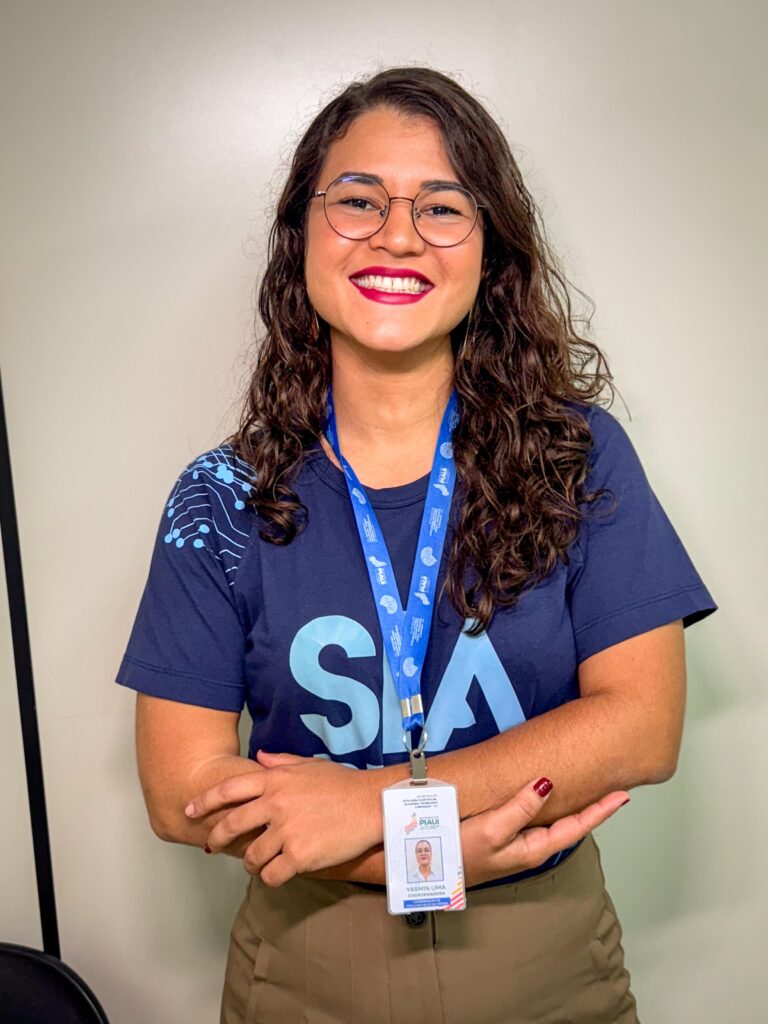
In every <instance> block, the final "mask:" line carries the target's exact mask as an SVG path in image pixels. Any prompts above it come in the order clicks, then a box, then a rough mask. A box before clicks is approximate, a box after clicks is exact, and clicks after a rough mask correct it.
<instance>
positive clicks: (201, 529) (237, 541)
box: [163, 445, 254, 587]
mask: <svg viewBox="0 0 768 1024" xmlns="http://www.w3.org/2000/svg"><path fill="white" fill-rule="evenodd" d="M253 479H254V476H253V467H251V466H249V465H248V463H246V462H244V461H243V460H242V459H240V458H238V456H237V455H235V453H234V450H233V448H232V446H231V445H222V446H221V447H220V448H213V449H211V451H209V452H205V453H204V454H203V455H200V456H199V457H198V458H197V459H195V461H194V462H192V463H190V465H189V466H187V468H186V469H185V470H184V472H183V473H182V474H181V476H180V477H179V478H178V480H177V481H176V484H175V486H174V489H173V491H172V493H171V496H170V498H169V499H168V504H167V506H166V518H167V520H168V526H167V532H166V533H165V535H164V537H163V540H164V541H165V543H166V544H169V545H172V546H173V547H175V548H179V549H181V548H184V547H191V548H194V549H197V550H199V551H200V552H201V553H202V552H207V554H209V555H210V556H212V557H213V558H215V559H216V560H217V561H219V562H220V563H221V564H222V568H223V570H224V573H225V578H226V580H227V583H228V584H229V586H230V587H232V586H234V584H235V576H236V573H237V567H238V565H239V563H240V559H241V558H242V556H243V552H244V550H245V546H246V543H247V541H248V537H249V534H250V531H249V530H247V529H245V530H244V529H242V528H241V527H240V526H238V525H237V523H236V519H237V518H238V515H237V513H239V512H242V511H243V510H244V509H245V508H246V500H245V499H246V498H247V497H248V495H249V494H250V493H251V491H252V490H253V486H252V482H253Z"/></svg>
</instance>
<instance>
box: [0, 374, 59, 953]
mask: <svg viewBox="0 0 768 1024" xmlns="http://www.w3.org/2000/svg"><path fill="white" fill-rule="evenodd" d="M0 527H2V535H3V558H4V559H5V579H6V585H7V588H8V609H9V612H10V620H11V636H12V638H13V657H14V662H15V665H16V684H17V687H18V691H19V711H20V713H21V736H22V741H23V744H24V763H25V765H26V769H27V794H28V796H29V814H30V818H31V819H32V842H33V844H34V848H35V873H36V875H37V895H38V900H39V903H40V924H41V928H42V933H43V949H44V950H45V952H46V953H50V954H51V956H55V957H60V956H61V952H60V948H59V928H58V923H57V919H56V897H55V894H54V889H53V869H52V866H51V844H50V840H49V837H48V817H47V814H46V809H45V786H44V784H43V764H42V759H41V757H40V733H39V731H38V728H37V707H36V704H35V684H34V680H33V678H32V652H31V650H30V646H29V624H28V621H27V605H26V601H25V598H24V577H23V574H22V570H21V548H20V545H19V528H18V522H17V518H16V503H15V501H14V497H13V476H12V473H11V453H10V446H9V443H8V427H7V424H6V419H5V406H4V403H3V384H2V376H0Z"/></svg>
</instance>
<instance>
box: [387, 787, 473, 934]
mask: <svg viewBox="0 0 768 1024" xmlns="http://www.w3.org/2000/svg"><path fill="white" fill-rule="evenodd" d="M381 799H382V805H383V812H384V814H383V816H384V863H385V870H386V876H387V909H388V910H389V913H390V914H410V913H412V912H413V911H416V910H464V908H465V907H466V905H467V898H466V894H465V891H464V865H463V863H462V859H461V820H460V818H459V803H458V799H457V796H456V787H455V786H452V785H451V784H450V783H449V782H440V781H439V780H437V779H430V780H429V782H427V783H426V784H422V785H414V784H413V783H412V782H411V780H408V781H405V782H398V783H397V784H396V785H394V786H388V787H387V788H386V789H384V790H382V793H381Z"/></svg>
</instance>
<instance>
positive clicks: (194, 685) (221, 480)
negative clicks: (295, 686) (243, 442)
mask: <svg viewBox="0 0 768 1024" xmlns="http://www.w3.org/2000/svg"><path fill="white" fill-rule="evenodd" d="M240 465H242V464H240ZM249 490H250V486H249V484H248V482H247V478H246V476H245V474H244V473H243V472H242V470H240V469H239V468H238V465H237V462H236V461H235V460H234V459H233V457H232V456H231V455H230V454H228V453H227V451H226V449H222V448H219V449H216V450H214V451H212V452H207V453H205V454H204V455H201V456H200V457H199V458H198V459H197V460H195V462H193V463H191V464H190V465H189V466H187V468H186V469H185V470H184V471H183V472H182V473H181V475H180V476H179V478H178V480H177V481H176V484H175V485H174V487H173V489H172V491H171V494H170V497H169V499H168V502H167V503H166V506H165V509H164V511H163V515H162V517H161V521H160V526H159V529H158V531H157V537H156V539H155V544H154V548H153V551H152V559H151V563H150V568H149V576H148V579H147V582H146V585H145V587H144V592H143V594H142V597H141V601H140V604H139V609H138V612H137V614H136V619H135V621H134V624H133V629H132V631H131V635H130V639H129V641H128V646H127V649H126V651H125V654H124V656H123V659H122V662H121V664H120V668H119V670H118V673H117V677H116V681H117V682H118V683H120V684H121V685H123V686H128V687H131V688H132V689H134V690H139V691H141V692H142V693H147V694H150V695H151V696H154V697H164V698H166V699H168V700H176V701H181V702H182V703H185V704H197V705H200V706H203V707H208V708H213V709H216V710H219V711H240V710H242V708H243V705H244V703H245V671H244V656H245V645H246V635H247V632H246V626H245V624H244V622H243V619H242V614H243V612H242V609H240V608H239V607H238V603H237V598H236V588H235V582H236V578H237V571H238V568H239V565H240V562H241V560H242V559H243V556H244V555H245V554H246V549H247V545H248V539H249V529H248V525H249V515H248V514H249V513H250V517H251V518H252V516H253V513H252V512H251V510H250V509H248V508H246V505H245V501H244V498H245V495H246V494H247V491H249Z"/></svg>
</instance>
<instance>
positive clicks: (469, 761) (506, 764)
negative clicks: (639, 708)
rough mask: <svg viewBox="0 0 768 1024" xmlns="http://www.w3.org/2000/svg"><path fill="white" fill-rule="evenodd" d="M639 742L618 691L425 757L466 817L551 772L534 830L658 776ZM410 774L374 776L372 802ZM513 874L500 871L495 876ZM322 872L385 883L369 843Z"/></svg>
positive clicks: (403, 770) (388, 771)
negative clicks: (450, 785)
mask: <svg viewBox="0 0 768 1024" xmlns="http://www.w3.org/2000/svg"><path fill="white" fill-rule="evenodd" d="M640 739H642V737H640ZM639 743H640V740H639V739H638V725H637V720H636V718H635V716H634V715H633V714H632V710H631V708H627V707H624V706H622V704H621V702H617V700H616V698H615V697H614V696H613V695H609V694H599V695H597V694H596V695H594V696H590V697H583V698H580V699H578V700H575V701H572V702H570V703H568V704H564V705H561V706H560V707H558V708H555V709H553V710H552V711H549V712H546V713H545V714H543V715H540V716H538V717H536V718H533V719H531V720H529V721H527V722H524V723H522V724H521V725H519V726H515V727H514V728H513V729H509V730H507V731H506V732H504V733H501V734H500V735H498V736H494V737H492V738H491V739H488V740H484V741H483V742H481V743H478V744H475V745H474V746H471V747H466V748H464V749H462V750H457V751H452V752H450V753H447V754H435V755H431V756H428V757H427V765H428V774H429V775H431V776H433V777H434V778H439V779H442V780H444V781H445V782H451V783H453V784H454V785H455V786H456V787H457V789H458V793H459V804H460V813H461V816H462V818H467V817H470V816H472V815H476V814H481V813H482V812H484V811H487V810H490V809H491V808H494V807H498V806H499V805H500V804H502V803H504V802H505V801H507V800H508V799H510V797H512V796H513V795H514V794H515V793H516V792H517V791H518V790H519V789H521V788H522V787H523V786H524V785H525V784H526V783H528V782H530V781H532V780H533V779H535V778H538V777H540V776H542V775H546V776H547V777H548V778H550V779H551V780H552V781H553V783H554V789H553V791H552V793H551V795H550V796H549V798H548V800H547V802H546V804H545V805H544V807H543V808H542V810H541V811H540V812H539V814H538V815H536V817H535V818H533V819H532V820H531V822H530V826H529V827H532V826H534V825H548V824H551V823H552V822H554V821H556V820H557V819H558V818H562V817H564V816H565V815H568V814H571V813H573V812H576V811H581V810H582V809H583V808H585V807H587V806H588V805H589V804H591V803H593V802H594V801H596V800H598V799H600V798H601V797H603V796H605V795H606V794H607V793H610V792H613V791H614V790H626V789H629V788H631V787H632V786H637V785H641V784H643V783H648V782H654V781H660V779H658V778H656V777H654V775H653V772H652V770H651V769H650V767H649V765H648V764H647V763H646V762H645V760H644V759H643V758H642V757H641V756H639V754H638V744H639ZM640 745H641V744H640ZM408 773H409V769H408V766H407V765H404V764H403V765H394V766H392V767H389V768H385V769H383V770H380V771H377V772H375V773H371V781H372V788H374V789H375V793H374V796H373V799H376V800H379V799H380V797H379V794H380V791H381V789H382V788H383V787H384V786H388V785H391V784H392V783H393V782H399V781H401V780H402V779H405V778H407V777H408ZM464 870H465V876H466V880H467V884H468V885H472V884H473V881H472V879H473V871H474V866H473V864H472V858H471V856H467V855H465V864H464ZM508 873H509V872H507V871H502V872H501V873H500V874H499V875H498V877H503V876H504V875H505V874H508ZM317 877H322V878H330V879H336V880H339V881H353V882H368V883H375V884H379V885H381V884H383V883H384V853H383V848H382V847H381V846H380V845H379V846H375V847H372V848H371V849H370V850H368V851H367V852H366V853H365V854H363V855H362V856H360V857H357V858H355V859H354V860H351V861H348V862H346V863H343V864H338V865H336V866H334V867H330V868H326V869H324V870H323V871H321V872H318V873H317Z"/></svg>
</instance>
